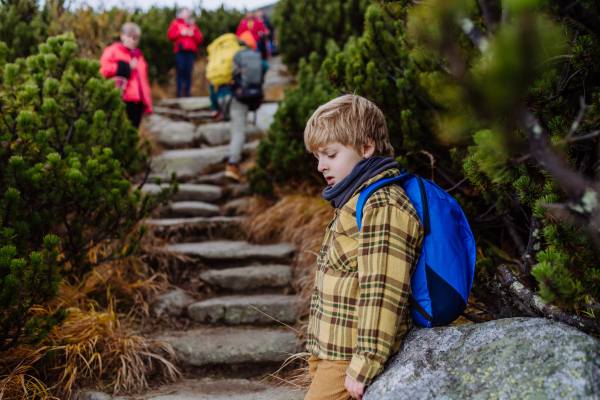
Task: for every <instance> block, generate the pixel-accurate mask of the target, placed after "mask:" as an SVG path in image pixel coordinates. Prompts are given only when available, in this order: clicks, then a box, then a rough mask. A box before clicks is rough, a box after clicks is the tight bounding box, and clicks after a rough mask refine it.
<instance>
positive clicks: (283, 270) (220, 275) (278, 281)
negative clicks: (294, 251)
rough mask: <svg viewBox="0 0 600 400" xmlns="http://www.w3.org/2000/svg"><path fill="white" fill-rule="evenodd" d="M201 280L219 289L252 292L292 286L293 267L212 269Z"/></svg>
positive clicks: (267, 266)
mask: <svg viewBox="0 0 600 400" xmlns="http://www.w3.org/2000/svg"><path fill="white" fill-rule="evenodd" d="M200 279H202V280H203V281H204V282H206V283H209V284H211V285H213V286H215V287H217V288H219V289H225V290H236V291H244V290H252V289H257V288H267V287H269V288H278V287H285V286H288V285H291V283H292V267H291V266H289V265H277V264H274V265H251V266H249V267H240V268H227V269H221V270H218V269H212V270H209V271H205V272H203V273H201V274H200Z"/></svg>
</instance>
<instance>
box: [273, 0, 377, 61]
mask: <svg viewBox="0 0 600 400" xmlns="http://www.w3.org/2000/svg"><path fill="white" fill-rule="evenodd" d="M370 3H371V1H370V0H330V1H321V0H302V1H297V0H280V1H279V2H277V4H276V5H275V12H274V13H273V25H274V26H276V27H277V29H278V31H279V33H278V40H279V42H280V47H279V50H280V52H281V55H282V57H283V62H284V63H286V64H287V66H288V67H289V68H290V71H292V72H293V73H296V72H297V71H298V67H299V63H300V59H301V58H306V57H307V56H308V55H310V54H311V53H312V52H313V51H316V52H317V54H318V55H319V57H321V58H324V57H325V55H326V54H327V43H328V42H329V41H330V40H333V41H335V42H336V43H337V44H338V46H341V45H343V44H344V43H345V42H346V41H347V40H348V38H350V36H353V35H360V34H361V33H362V30H363V20H364V13H365V10H366V8H367V6H368V5H369V4H370Z"/></svg>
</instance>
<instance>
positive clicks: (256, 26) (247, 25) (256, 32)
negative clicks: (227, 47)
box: [235, 11, 269, 43]
mask: <svg viewBox="0 0 600 400" xmlns="http://www.w3.org/2000/svg"><path fill="white" fill-rule="evenodd" d="M245 31H250V32H252V36H253V37H254V40H256V43H259V42H260V39H261V38H262V37H263V36H265V35H267V34H268V33H269V31H268V29H267V28H266V27H265V24H263V23H262V21H261V20H258V19H256V18H255V17H254V12H252V11H247V12H246V16H245V17H244V18H243V19H242V20H241V21H240V24H239V25H238V28H237V31H235V34H236V36H237V37H240V35H241V34H242V33H244V32H245Z"/></svg>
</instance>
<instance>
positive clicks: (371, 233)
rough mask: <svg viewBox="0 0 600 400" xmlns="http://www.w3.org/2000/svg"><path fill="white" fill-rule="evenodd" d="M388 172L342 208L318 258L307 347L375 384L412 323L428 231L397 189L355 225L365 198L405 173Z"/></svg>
mask: <svg viewBox="0 0 600 400" xmlns="http://www.w3.org/2000/svg"><path fill="white" fill-rule="evenodd" d="M399 174H400V172H399V171H398V170H397V169H390V170H387V171H384V172H382V173H381V174H379V175H377V176H376V177H374V178H372V179H370V180H369V181H367V182H365V183H364V185H362V186H361V187H360V188H359V189H358V190H357V191H356V193H355V194H354V196H353V197H352V198H351V199H350V200H349V201H348V203H347V204H345V205H344V206H343V207H342V209H341V210H340V209H336V210H335V216H334V218H333V221H331V223H330V224H329V226H328V227H327V231H326V233H325V238H324V240H323V244H322V246H321V251H320V252H319V256H318V259H317V272H316V276H315V286H314V289H313V295H312V299H311V306H310V317H309V324H308V338H307V349H308V351H309V352H311V353H313V354H314V355H316V356H317V357H319V358H321V359H325V360H351V361H350V365H349V367H348V369H347V371H346V372H347V374H348V375H350V376H351V377H352V378H354V379H355V380H357V381H358V382H361V383H364V384H365V385H369V384H370V383H371V381H372V380H373V378H374V377H375V376H377V374H379V373H380V372H381V370H382V369H383V364H384V363H385V362H386V360H387V359H388V357H389V356H390V354H393V353H394V352H396V351H397V350H398V348H399V347H400V344H401V343H402V338H403V337H404V334H405V333H406V332H407V331H408V329H410V328H411V327H412V325H413V322H412V318H411V316H410V312H408V307H407V302H408V296H409V294H410V277H411V274H412V272H413V270H414V267H415V266H416V264H417V261H418V259H419V254H420V249H421V242H422V240H423V227H422V225H421V221H420V220H419V217H418V215H417V213H416V211H415V209H414V207H413V205H412V203H411V202H410V200H409V199H408V197H407V196H406V193H405V192H404V190H403V189H402V188H401V187H399V186H397V185H389V186H385V187H383V188H380V189H378V190H377V191H375V193H373V194H372V195H371V196H370V197H369V199H368V201H367V202H366V204H365V207H364V211H363V221H362V229H361V231H360V232H359V230H358V226H357V224H356V203H357V201H358V194H359V193H360V192H361V191H362V190H363V189H364V188H365V187H367V186H368V185H370V184H372V183H374V182H376V181H379V180H381V179H386V178H390V177H393V176H397V175H399Z"/></svg>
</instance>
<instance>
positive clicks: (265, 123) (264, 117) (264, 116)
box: [248, 103, 279, 133]
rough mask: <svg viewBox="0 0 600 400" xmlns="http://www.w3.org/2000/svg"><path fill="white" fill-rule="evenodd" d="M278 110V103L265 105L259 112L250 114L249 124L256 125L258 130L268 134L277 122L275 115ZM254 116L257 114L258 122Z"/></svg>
mask: <svg viewBox="0 0 600 400" xmlns="http://www.w3.org/2000/svg"><path fill="white" fill-rule="evenodd" d="M278 109H279V104H278V103H264V104H262V105H261V106H260V107H259V108H258V110H256V111H253V112H252V111H251V112H249V113H248V122H250V123H253V124H256V129H258V130H259V131H262V132H265V133H266V132H267V131H268V130H269V127H270V126H271V124H272V123H273V121H274V120H275V113H276V112H277V110H278ZM254 114H256V122H255V117H254Z"/></svg>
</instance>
